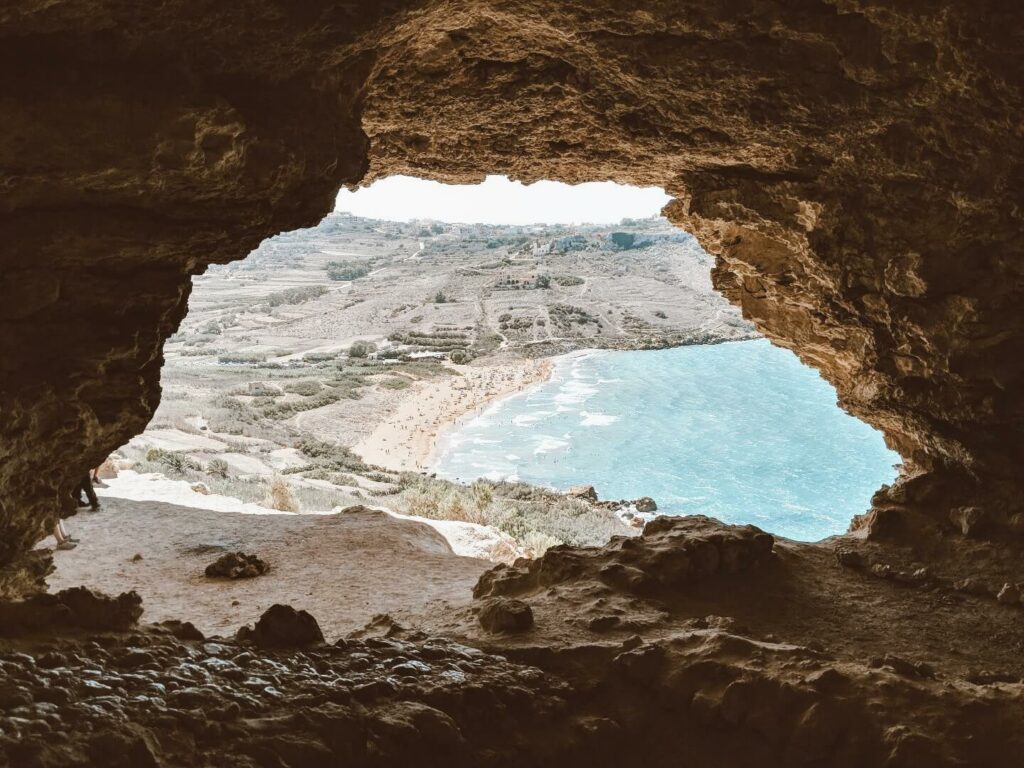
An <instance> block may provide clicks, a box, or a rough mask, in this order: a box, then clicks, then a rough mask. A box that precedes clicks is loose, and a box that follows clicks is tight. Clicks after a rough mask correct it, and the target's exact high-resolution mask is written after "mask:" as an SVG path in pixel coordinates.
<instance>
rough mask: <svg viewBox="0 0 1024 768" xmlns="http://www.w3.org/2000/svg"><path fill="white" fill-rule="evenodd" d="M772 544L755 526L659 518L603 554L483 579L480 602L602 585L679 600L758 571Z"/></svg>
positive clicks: (518, 566)
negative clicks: (700, 584) (692, 590)
mask: <svg viewBox="0 0 1024 768" xmlns="http://www.w3.org/2000/svg"><path fill="white" fill-rule="evenodd" d="M773 543H774V539H773V538H772V537H771V536H770V535H768V534H767V533H764V532H763V531H761V530H760V529H758V528H756V527H754V526H752V525H744V526H738V525H723V524H722V523H720V522H719V521H717V520H714V519H712V518H709V517H704V516H702V515H688V516H686V517H658V518H655V519H654V520H652V521H651V522H649V523H647V525H646V526H645V527H644V530H643V533H641V534H640V535H639V536H635V537H633V536H615V537H614V538H613V539H612V540H611V542H610V543H609V544H608V545H606V546H604V547H589V548H586V547H568V546H565V545H562V546H557V547H551V548H550V549H548V550H547V551H546V552H545V553H544V554H543V555H541V556H540V557H539V558H538V559H536V560H528V559H525V558H521V559H519V560H517V561H516V562H515V564H513V565H511V566H508V565H499V566H497V567H496V568H492V569H491V570H489V571H487V573H485V574H484V575H483V576H481V577H480V581H479V582H478V583H477V585H476V587H475V588H474V589H473V596H474V597H478V598H481V597H490V596H494V595H522V594H526V593H529V592H533V591H535V590H538V589H542V588H544V587H550V586H553V585H555V584H563V583H566V582H572V581H581V580H582V581H586V580H598V581H601V582H603V583H604V584H606V585H608V586H610V587H613V588H615V589H620V590H624V591H627V592H633V593H636V594H641V595H653V594H658V593H665V592H669V593H671V592H674V591H676V590H679V589H681V588H684V587H685V586H687V585H688V584H692V583H694V582H697V581H702V580H704V579H708V578H711V577H713V576H716V575H718V574H722V575H733V574H736V573H740V572H742V571H747V570H750V569H752V568H756V567H758V566H759V565H761V564H762V563H763V562H765V561H766V560H767V559H768V558H770V557H771V554H772V545H773Z"/></svg>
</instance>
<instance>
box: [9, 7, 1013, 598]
mask: <svg viewBox="0 0 1024 768" xmlns="http://www.w3.org/2000/svg"><path fill="white" fill-rule="evenodd" d="M1022 21H1024V12H1022V11H1021V10H1020V8H1019V6H1018V5H1017V4H1015V3H1012V2H1004V1H1002V0H979V1H978V2H975V3H971V4H970V5H966V4H962V3H957V2H953V0H947V1H946V2H941V1H940V2H935V3H919V2H915V3H895V2H887V1H886V0H875V1H872V2H869V1H864V2H857V1H855V0H834V1H833V2H825V1H824V0H821V1H813V0H808V1H807V2H799V3H793V2H782V0H766V1H765V2H753V1H752V0H751V1H749V2H748V1H746V0H719V1H718V2H696V0H693V1H691V0H683V1H679V0H674V1H673V2H668V1H667V0H666V1H664V2H663V1H661V0H638V1H637V2H634V3H629V4H622V3H617V2H613V0H594V1H593V2H580V1H579V0H575V1H573V0H544V1H543V2H542V1H541V0H503V1H502V2H498V0H404V1H402V0H391V1H390V2H369V0H362V1H360V2H353V3H347V4H337V3H334V2H329V1H328V0H303V2H301V3H294V4H282V3H275V2H271V0H247V1H246V2H240V3H230V4H223V3H215V2H212V0H204V1H200V2H185V1H184V0H171V2H165V3H161V4H160V5H159V6H157V7H151V6H147V5H133V4H125V3H119V2H115V0H68V1H65V2H58V3H53V2H44V1H43V0H26V2H23V3H20V4H19V5H18V6H17V7H16V8H8V9H5V10H3V11H0V64H2V68H0V72H2V73H3V74H2V75H0V78H2V79H0V104H2V107H3V114H4V121H3V124H2V126H0V188H2V189H3V195H2V198H0V349H2V354H0V436H2V440H0V565H2V564H7V565H8V567H9V570H11V571H12V572H13V570H14V569H16V568H17V564H16V562H15V561H16V560H17V558H18V556H19V555H20V553H22V552H23V551H24V550H25V549H26V548H28V547H30V546H31V545H32V544H33V543H34V542H35V541H36V540H37V539H38V538H39V537H40V536H41V535H42V534H43V533H44V531H45V530H46V529H47V527H48V526H50V525H51V524H52V523H53V521H54V519H55V517H56V516H57V514H58V513H59V512H60V511H61V510H63V509H66V505H67V503H68V501H67V499H68V490H69V489H70V487H71V486H72V485H73V483H74V480H75V478H76V477H77V476H79V475H80V474H81V473H82V471H83V470H84V469H85V468H86V467H88V466H90V465H92V464H95V463H98V461H99V460H101V459H102V458H103V456H104V455H105V454H106V452H108V451H109V450H110V449H112V448H114V447H116V446H117V445H118V444H120V443H122V442H123V441H124V440H125V439H126V438H128V437H129V436H130V435H132V434H134V433H137V432H138V431H140V430H141V429H142V428H143V427H144V426H145V423H146V421H147V420H148V418H149V417H150V415H151V414H152V411H153V409H154V407H155V406H156V403H157V400H158V398H159V383H158V377H159V369H160V364H161V361H162V358H161V346H162V342H163V339H165V338H166V337H167V336H168V335H169V334H171V333H172V332H173V331H174V330H175V328H176V327H177V325H178V323H179V322H180V320H181V317H182V316H183V314H184V312H185V310H186V302H187V299H188V293H189V288H190V277H191V275H193V274H197V273H199V272H201V271H202V270H203V269H204V268H205V267H206V265H208V264H210V263H214V262H224V261H229V260H232V259H238V258H242V257H244V256H245V255H246V253H248V251H249V250H251V249H252V248H253V247H254V246H255V245H256V244H257V243H258V242H259V241H260V240H261V239H262V238H264V237H267V236H269V235H272V234H275V233H276V232H279V231H281V230H286V229H291V228H296V227H299V226H303V225H309V224H312V223H314V222H315V221H316V220H317V219H318V218H319V217H320V216H322V215H323V214H324V213H326V212H327V211H328V210H329V209H330V207H331V204H332V198H333V195H334V192H335V191H336V189H337V188H338V187H339V186H340V185H341V184H348V183H356V182H358V181H359V180H360V179H363V178H365V179H372V178H376V177H381V176H385V175H389V174H393V173H413V174H417V175H421V176H429V177H433V178H437V179H443V180H448V181H470V180H476V179H479V178H481V177H482V176H483V175H484V174H485V173H507V174H510V175H512V176H514V177H516V178H520V179H523V180H528V181H529V180H536V179H541V178H553V179H561V180H564V181H570V182H578V181H584V180H590V179H615V180H618V181H622V182H632V183H638V184H656V185H660V186H663V187H665V188H666V189H667V190H668V191H669V192H671V193H672V194H673V195H674V196H675V197H676V198H677V200H676V202H674V203H673V204H671V205H670V206H669V207H668V210H667V213H668V215H669V216H670V218H671V219H672V220H673V221H674V222H676V223H678V224H679V225H680V226H682V227H684V228H686V229H688V230H690V231H692V232H694V233H695V234H696V235H697V236H698V237H699V238H700V240H701V242H702V243H703V244H704V246H705V247H706V248H707V249H708V250H710V251H712V252H714V253H716V254H717V255H718V266H717V268H716V270H715V274H714V279H715V282H716V284H717V285H718V286H719V288H720V289H721V290H722V291H723V293H725V295H726V296H728V297H729V298H730V299H731V300H732V301H734V302H735V303H737V304H739V305H740V306H741V307H742V308H743V310H744V313H745V314H746V315H747V316H748V317H750V318H751V319H752V320H753V321H754V322H755V323H756V324H757V325H758V327H759V328H760V329H761V330H763V331H764V332H765V333H766V334H767V335H769V336H770V337H771V338H772V339H773V340H775V341H776V342H777V343H779V344H782V345H784V346H788V347H790V348H792V349H794V350H795V351H796V352H797V353H798V354H799V355H800V356H801V357H802V358H803V359H804V360H805V361H806V362H808V363H810V364H812V365H814V366H816V367H818V368H819V369H820V370H821V371H822V373H823V375H824V376H825V377H826V378H828V379H829V380H830V381H831V382H832V383H834V384H835V385H836V387H837V389H838V391H839V395H840V400H841V403H842V405H843V406H844V407H845V408H847V409H848V410H850V411H851V412H852V413H854V414H855V415H857V416H859V417H861V418H863V419H865V420H866V421H868V422H869V423H871V424H874V425H875V426H877V427H879V428H881V429H882V430H883V431H884V432H885V434H886V437H887V439H888V441H889V443H890V445H891V446H892V447H894V448H895V449H896V450H898V451H899V452H900V453H901V455H902V456H903V457H904V458H905V460H906V462H907V464H906V470H907V472H906V479H905V481H903V482H901V483H899V484H898V486H897V487H896V488H894V489H890V490H889V491H888V492H887V493H884V494H882V495H879V496H878V497H876V500H875V502H876V506H877V507H878V509H879V512H887V513H889V514H887V518H886V519H887V520H889V521H891V520H892V519H893V514H891V512H892V510H893V509H897V510H902V509H908V508H909V509H917V510H924V511H926V512H928V513H929V514H930V515H931V517H932V518H933V519H938V520H945V519H946V517H947V513H948V512H949V509H950V508H955V507H962V506H965V505H970V506H977V507H979V508H981V509H983V510H987V512H988V513H989V514H991V515H993V516H995V517H996V518H999V517H1006V516H1008V515H1009V514H1010V513H1012V512H1015V511H1017V510H1018V509H1019V508H1020V504H1021V502H1020V501H1019V499H1020V493H1019V491H1020V486H1021V478H1020V475H1021V473H1020V471H1019V466H1020V464H1021V461H1022V460H1024V429H1022V427H1024V407H1022V402H1024V395H1022V389H1021V386H1020V385H1021V374H1022V368H1024V301H1022V298H1024V295H1022V294H1024V266H1022V264H1024V260H1022V259H1021V258H1020V256H1019V251H1020V248H1021V232H1022V226H1021V206H1020V202H1021V193H1020V191H1019V189H1020V185H1021V182H1022V181H1024V162H1022V159H1024V149H1022V147H1024V142H1022V140H1021V139H1022V136H1021V132H1022V130H1021V124H1020V120H1019V116H1020V114H1021V108H1022V106H1024V96H1022V89H1021V86H1022V82H1024V60H1022V59H1021V57H1020V56H1019V51H1020V50H1021V48H1022V44H1024V31H1022V30H1024V25H1022V24H1021V22H1022ZM865 501H866V500H865ZM900 520H901V518H899V516H897V523H900ZM869 522H876V521H874V520H871V521H869ZM886 527H887V528H891V527H892V526H888V525H887V526H886ZM896 527H898V525H897V526H896ZM37 571H38V569H36V570H35V571H33V573H35V572H37ZM4 583H6V584H14V583H18V584H20V585H22V586H21V587H18V589H22V588H23V584H24V576H23V575H22V577H21V580H20V581H16V580H15V579H14V578H13V577H12V576H10V575H9V576H6V577H3V578H0V591H2V590H3V589H5V588H4V587H3V586H2V585H3V584H4ZM11 589H14V588H13V587H12V588H11Z"/></svg>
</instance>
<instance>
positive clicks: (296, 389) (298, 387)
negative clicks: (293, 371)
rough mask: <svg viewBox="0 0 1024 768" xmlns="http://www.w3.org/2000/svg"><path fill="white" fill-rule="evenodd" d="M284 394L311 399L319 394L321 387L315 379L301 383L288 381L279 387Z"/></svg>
mask: <svg viewBox="0 0 1024 768" xmlns="http://www.w3.org/2000/svg"><path fill="white" fill-rule="evenodd" d="M281 389H283V390H284V391H285V392H290V393H291V394H293V395H302V396H303V397H312V396H313V395H317V394H319V393H320V390H321V389H323V385H321V384H320V382H319V381H316V380H315V379H305V380H303V381H290V382H288V383H287V384H285V385H283V386H282V387H281Z"/></svg>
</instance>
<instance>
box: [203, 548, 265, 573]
mask: <svg viewBox="0 0 1024 768" xmlns="http://www.w3.org/2000/svg"><path fill="white" fill-rule="evenodd" d="M269 570H270V565H269V564H268V563H267V562H266V561H265V560H261V559H260V558H259V557H257V556H256V555H247V554H245V553H244V552H228V553H227V554H224V555H221V556H220V557H218V558H217V559H216V560H215V561H214V562H212V563H210V564H209V565H208V566H206V571H205V573H206V575H207V576H208V577H209V578H211V579H251V578H254V577H256V576H262V575H263V574H264V573H266V572H267V571H269Z"/></svg>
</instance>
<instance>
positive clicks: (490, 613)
mask: <svg viewBox="0 0 1024 768" xmlns="http://www.w3.org/2000/svg"><path fill="white" fill-rule="evenodd" d="M477 618H478V620H479V621H480V626H481V627H483V628H484V629H485V630H487V631H488V632H490V633H491V634H498V633H504V632H525V631H526V630H528V629H530V628H531V627H532V626H533V609H531V608H530V606H529V605H527V604H526V603H524V602H523V601H522V600H516V599H514V598H509V597H491V598H488V599H486V600H484V601H483V603H482V604H481V606H480V609H479V612H478V614H477Z"/></svg>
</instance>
